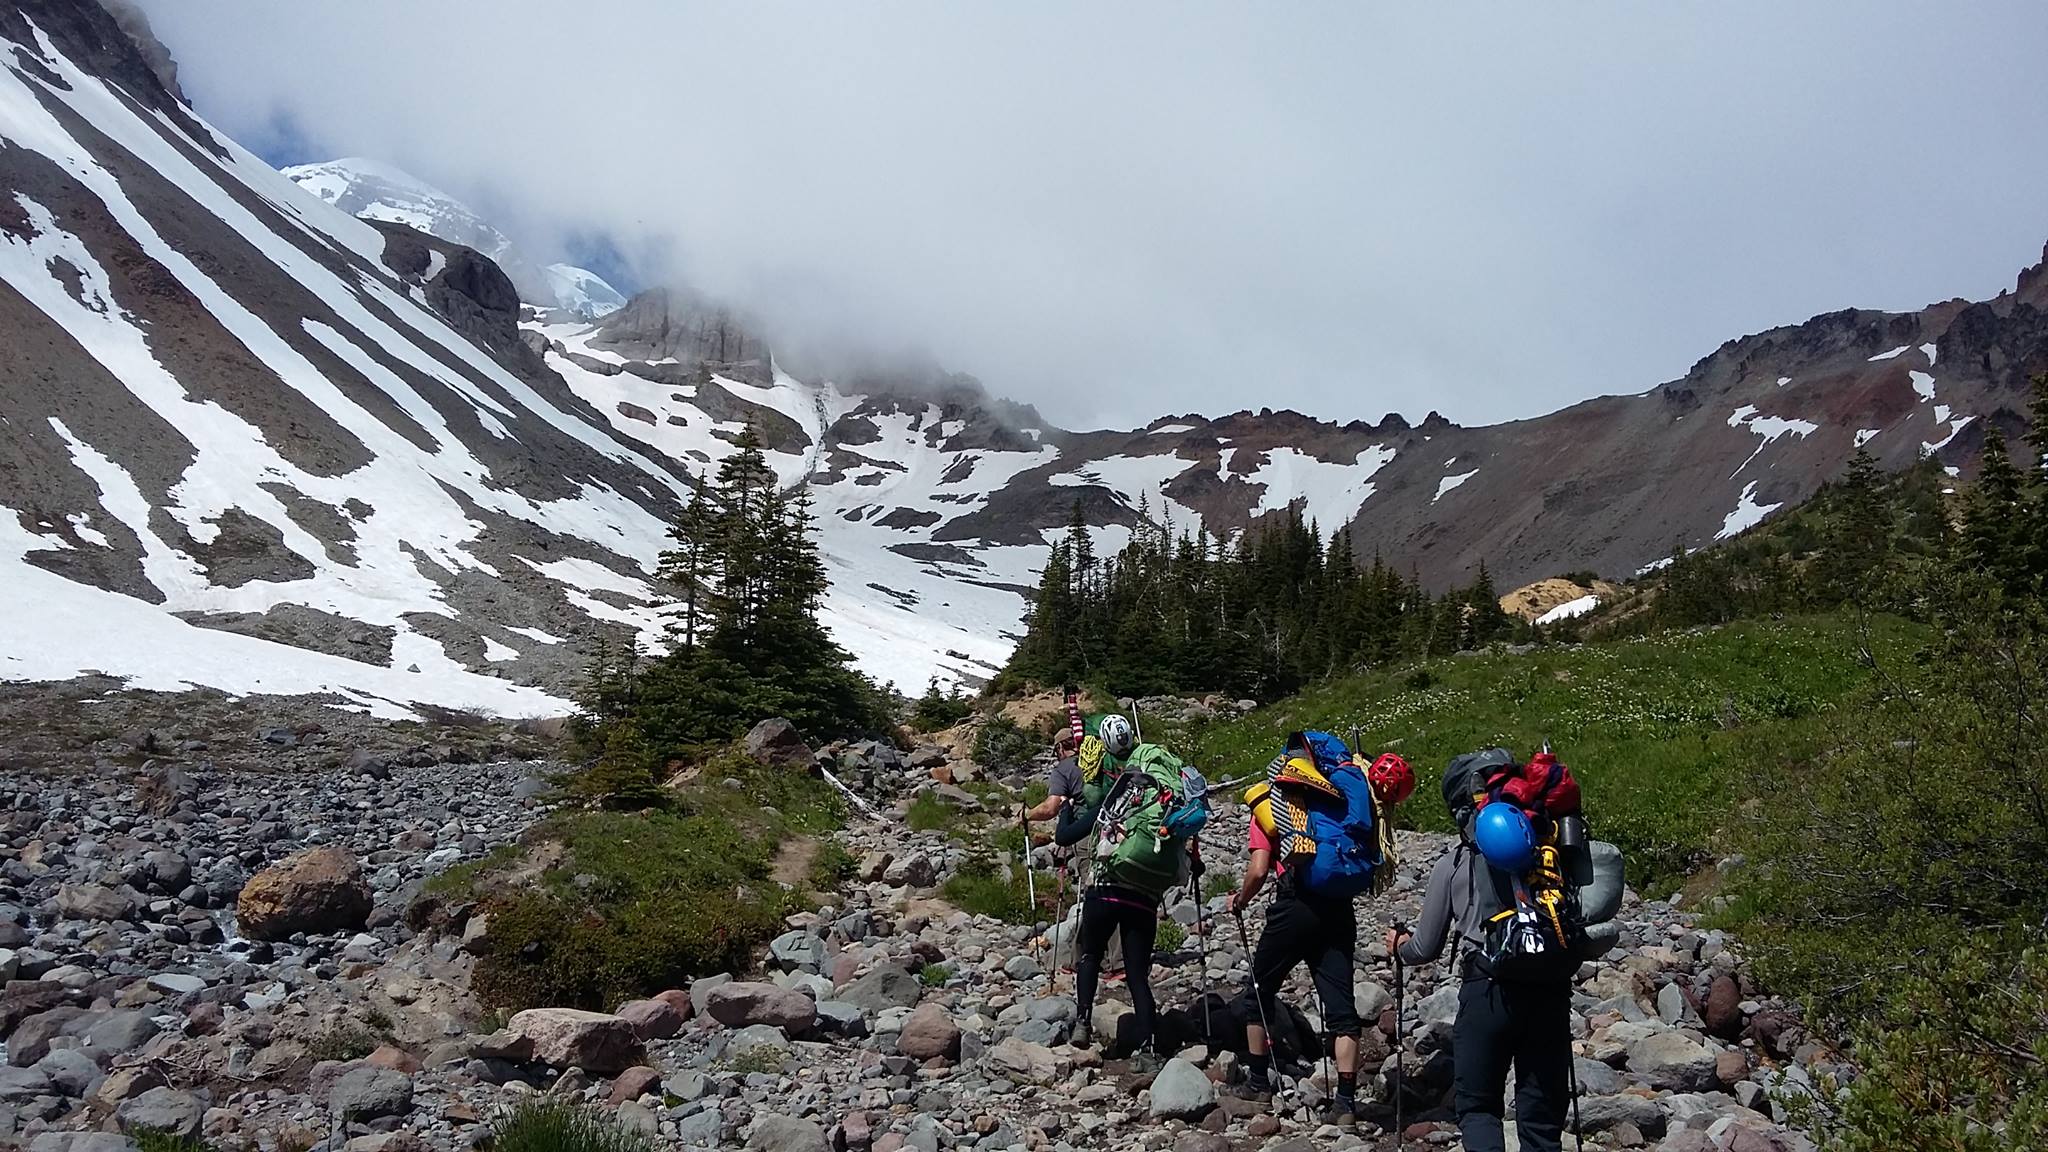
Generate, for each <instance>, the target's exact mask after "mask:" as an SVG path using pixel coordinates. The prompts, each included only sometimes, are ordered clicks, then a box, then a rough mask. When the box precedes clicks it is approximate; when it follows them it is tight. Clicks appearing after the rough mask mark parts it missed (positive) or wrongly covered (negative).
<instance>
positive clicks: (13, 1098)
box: [0, 1067, 56, 1104]
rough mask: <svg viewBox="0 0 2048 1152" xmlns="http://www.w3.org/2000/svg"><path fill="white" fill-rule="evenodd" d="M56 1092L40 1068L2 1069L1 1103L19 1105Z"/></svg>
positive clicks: (0, 1069) (0, 1080)
mask: <svg viewBox="0 0 2048 1152" xmlns="http://www.w3.org/2000/svg"><path fill="white" fill-rule="evenodd" d="M55 1092H56V1087H55V1086H54V1085H52V1084H51V1083H50V1078H49V1077H48V1076H46V1075H44V1074H43V1072H42V1070H41V1069H40V1068H12V1067H10V1068H0V1102H5V1103H8V1104H19V1103H21V1102H22V1101H25V1100H33V1099H35V1098H36V1097H38V1096H49V1095H52V1094H54V1093H55Z"/></svg>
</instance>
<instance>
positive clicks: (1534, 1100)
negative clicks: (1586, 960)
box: [1451, 976, 1572, 1152]
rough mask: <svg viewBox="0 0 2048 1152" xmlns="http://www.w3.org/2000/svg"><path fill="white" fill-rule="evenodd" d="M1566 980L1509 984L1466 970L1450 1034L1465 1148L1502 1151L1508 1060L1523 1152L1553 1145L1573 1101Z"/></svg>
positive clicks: (1544, 1151) (1554, 1150)
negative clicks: (1512, 1069)
mask: <svg viewBox="0 0 2048 1152" xmlns="http://www.w3.org/2000/svg"><path fill="white" fill-rule="evenodd" d="M1571 1005H1572V988H1571V985H1570V984H1569V983H1546V984H1511V983H1506V982H1497V981H1494V980H1489V979H1487V978H1485V977H1483V976H1468V977H1467V978H1466V980H1465V982H1464V983H1463V984H1462V985H1460V986H1459V988H1458V1022H1457V1024H1456V1025H1455V1026H1454V1028H1453V1031H1452V1033H1451V1045H1452V1049H1453V1051H1452V1056H1453V1079H1454V1082H1455V1090H1454V1093H1453V1095H1454V1102H1455V1104H1456V1106H1457V1110H1458V1132H1459V1134H1460V1135H1461V1136H1463V1137H1464V1140H1465V1152H1502V1149H1504V1148H1505V1147H1506V1146H1507V1145H1506V1140H1505V1138H1504V1136H1503V1134H1502V1132H1501V1117H1502V1114H1503V1113H1504V1111H1505V1110H1506V1104H1505V1100H1504V1098H1505V1095H1506V1092H1507V1079H1508V1064H1509V1063H1510V1062H1512V1063H1513V1064H1514V1066H1515V1132H1516V1135H1518V1136H1519V1137H1520V1138H1521V1144H1522V1147H1523V1148H1524V1149H1526V1150H1527V1152H1558V1149H1559V1148H1560V1147H1562V1134H1563V1132H1564V1121H1565V1114H1566V1112H1567V1110H1568V1109H1570V1107H1571V1088H1570V1076H1571V1063H1570V1062H1571V1059H1572V1034H1571Z"/></svg>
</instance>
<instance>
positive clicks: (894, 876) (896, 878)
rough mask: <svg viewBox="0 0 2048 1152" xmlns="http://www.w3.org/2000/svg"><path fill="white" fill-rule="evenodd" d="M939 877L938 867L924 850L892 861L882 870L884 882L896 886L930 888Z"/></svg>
mask: <svg viewBox="0 0 2048 1152" xmlns="http://www.w3.org/2000/svg"><path fill="white" fill-rule="evenodd" d="M938 878H939V872H938V868H937V867H936V866H934V865H933V864H932V862H931V858H930V857H928V856H926V855H925V854H924V853H922V852H912V853H909V854H908V855H905V856H903V857H901V858H899V859H897V860H894V861H891V862H890V864H889V866H888V867H887V868H885V869H883V870H882V883H884V884H887V885H890V886H891V887H895V888H903V887H910V888H929V887H931V885H932V884H934V883H936V882H937V880H938Z"/></svg>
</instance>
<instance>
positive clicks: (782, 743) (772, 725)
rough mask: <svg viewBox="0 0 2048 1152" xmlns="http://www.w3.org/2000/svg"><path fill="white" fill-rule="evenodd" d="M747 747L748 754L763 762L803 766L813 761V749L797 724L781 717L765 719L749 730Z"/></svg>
mask: <svg viewBox="0 0 2048 1152" xmlns="http://www.w3.org/2000/svg"><path fill="white" fill-rule="evenodd" d="M745 748H746V751H747V755H748V756H750V757H752V758H753V759H755V760H758V761H760V762H761V763H763V764H771V765H781V766H787V767H802V766H806V765H808V764H810V762H811V750H810V748H809V746H807V745H806V744H805V743H804V738H803V736H801V735H800V734H798V732H797V730H796V725H794V724H791V723H790V722H789V721H787V720H784V719H782V718H780V717H777V718H775V719H773V720H763V721H761V722H760V723H759V724H756V725H754V726H753V728H752V729H750V730H748V732H747V738H746V741H745Z"/></svg>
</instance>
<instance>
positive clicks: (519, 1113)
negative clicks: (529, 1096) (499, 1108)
mask: <svg viewBox="0 0 2048 1152" xmlns="http://www.w3.org/2000/svg"><path fill="white" fill-rule="evenodd" d="M655 1147H656V1146H655V1143H654V1141H652V1140H651V1139H649V1138H648V1137H646V1136H643V1135H641V1134H640V1133H638V1132H635V1131H633V1130H632V1129H630V1128H627V1127H626V1126H625V1125H623V1124H621V1123H619V1121H618V1120H617V1119H615V1118H613V1117H612V1116H609V1115H607V1114H605V1113H603V1112H600V1111H597V1110H596V1109H592V1108H579V1107H577V1106H575V1105H573V1104H567V1103H563V1102H562V1101H559V1100H522V1101H520V1102H519V1103H518V1104H516V1105H514V1106H513V1107H512V1109H511V1110H510V1111H509V1112H506V1113H505V1114H503V1115H501V1116H499V1117H498V1118H496V1119H495V1120H493V1121H492V1122H491V1140H490V1148H491V1152H654V1150H655Z"/></svg>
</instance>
